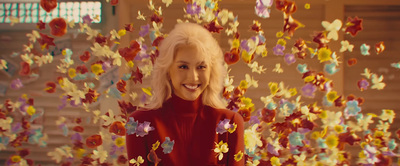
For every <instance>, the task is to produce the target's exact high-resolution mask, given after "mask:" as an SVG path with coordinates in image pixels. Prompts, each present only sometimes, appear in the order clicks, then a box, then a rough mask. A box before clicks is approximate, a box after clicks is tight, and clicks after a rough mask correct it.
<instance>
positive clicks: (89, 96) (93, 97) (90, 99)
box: [82, 89, 100, 104]
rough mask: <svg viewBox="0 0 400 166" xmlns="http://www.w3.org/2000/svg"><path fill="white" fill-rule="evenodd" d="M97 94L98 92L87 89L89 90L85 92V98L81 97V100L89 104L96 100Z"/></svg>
mask: <svg viewBox="0 0 400 166" xmlns="http://www.w3.org/2000/svg"><path fill="white" fill-rule="evenodd" d="M99 96H100V94H99V93H97V91H95V90H93V89H89V91H88V92H87V93H86V94H85V98H84V99H82V102H83V103H89V104H91V103H93V102H96V101H97V98H98V97H99Z"/></svg>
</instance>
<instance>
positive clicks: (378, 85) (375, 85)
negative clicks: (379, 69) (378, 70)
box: [371, 74, 386, 90]
mask: <svg viewBox="0 0 400 166" xmlns="http://www.w3.org/2000/svg"><path fill="white" fill-rule="evenodd" d="M382 81H383V75H381V76H379V77H378V75H376V74H372V75H371V83H372V86H371V89H376V90H382V89H383V88H385V86H386V84H385V83H384V82H382Z"/></svg>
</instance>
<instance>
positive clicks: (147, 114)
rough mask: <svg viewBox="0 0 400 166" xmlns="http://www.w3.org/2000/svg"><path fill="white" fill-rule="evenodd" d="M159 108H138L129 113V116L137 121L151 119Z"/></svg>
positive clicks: (157, 112)
mask: <svg viewBox="0 0 400 166" xmlns="http://www.w3.org/2000/svg"><path fill="white" fill-rule="evenodd" d="M159 112H160V111H159V109H146V108H140V109H138V110H135V111H133V112H132V113H131V115H130V116H129V117H132V118H133V119H135V120H139V121H152V120H153V119H154V118H155V117H156V116H157V115H158V114H159Z"/></svg>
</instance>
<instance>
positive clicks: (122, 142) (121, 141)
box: [115, 137, 125, 147]
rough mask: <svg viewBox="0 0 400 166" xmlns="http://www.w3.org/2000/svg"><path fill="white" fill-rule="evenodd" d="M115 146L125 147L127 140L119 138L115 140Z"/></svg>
mask: <svg viewBox="0 0 400 166" xmlns="http://www.w3.org/2000/svg"><path fill="white" fill-rule="evenodd" d="M115 145H117V146H118V147H121V146H124V145H125V139H124V138H122V137H118V138H116V139H115Z"/></svg>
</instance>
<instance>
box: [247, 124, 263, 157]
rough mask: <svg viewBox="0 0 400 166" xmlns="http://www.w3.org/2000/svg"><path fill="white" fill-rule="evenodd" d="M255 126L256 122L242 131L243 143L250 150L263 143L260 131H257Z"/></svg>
mask: <svg viewBox="0 0 400 166" xmlns="http://www.w3.org/2000/svg"><path fill="white" fill-rule="evenodd" d="M257 128H258V124H254V125H253V126H252V127H250V128H248V129H246V130H245V131H244V144H245V147H246V149H248V150H249V151H250V152H253V151H254V150H255V149H256V148H257V147H260V146H262V145H263V143H262V141H261V136H260V134H261V133H259V132H257Z"/></svg>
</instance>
